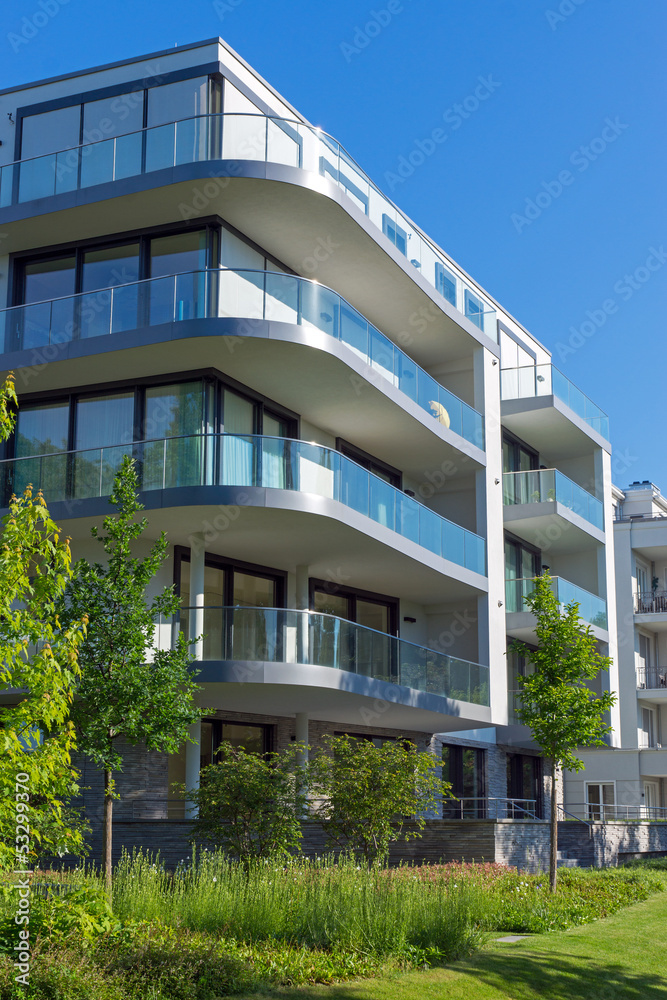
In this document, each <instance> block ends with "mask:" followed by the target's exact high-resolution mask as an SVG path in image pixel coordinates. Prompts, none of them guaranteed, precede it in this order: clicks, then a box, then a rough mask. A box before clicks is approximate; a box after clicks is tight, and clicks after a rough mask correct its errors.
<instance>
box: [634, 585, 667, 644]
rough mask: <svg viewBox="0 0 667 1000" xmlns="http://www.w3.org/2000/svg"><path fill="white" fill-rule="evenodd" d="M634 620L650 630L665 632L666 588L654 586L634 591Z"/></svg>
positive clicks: (666, 629)
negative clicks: (649, 588) (653, 587)
mask: <svg viewBox="0 0 667 1000" xmlns="http://www.w3.org/2000/svg"><path fill="white" fill-rule="evenodd" d="M634 620H635V624H636V625H641V626H642V627H643V628H646V629H649V630H650V631H651V632H654V633H661V632H667V590H661V589H659V588H658V587H656V588H655V589H654V590H639V591H637V592H635V594H634Z"/></svg>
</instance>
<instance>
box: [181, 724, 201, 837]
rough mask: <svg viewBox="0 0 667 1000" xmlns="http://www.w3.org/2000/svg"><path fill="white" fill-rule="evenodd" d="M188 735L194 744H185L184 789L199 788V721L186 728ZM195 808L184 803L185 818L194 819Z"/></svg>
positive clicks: (191, 804) (190, 803)
mask: <svg viewBox="0 0 667 1000" xmlns="http://www.w3.org/2000/svg"><path fill="white" fill-rule="evenodd" d="M188 735H189V736H190V738H191V739H192V740H194V743H186V744H185V787H186V789H188V790H189V789H191V788H199V770H200V766H201V719H199V720H198V721H197V722H193V723H192V725H191V726H190V727H189V728H188ZM197 812H198V810H197V807H196V806H195V805H194V803H192V802H189V801H186V803H185V818H186V819H195V817H196V816H197Z"/></svg>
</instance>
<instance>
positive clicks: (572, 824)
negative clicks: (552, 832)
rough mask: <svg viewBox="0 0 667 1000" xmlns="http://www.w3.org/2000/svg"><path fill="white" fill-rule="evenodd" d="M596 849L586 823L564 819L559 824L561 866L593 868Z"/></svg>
mask: <svg viewBox="0 0 667 1000" xmlns="http://www.w3.org/2000/svg"><path fill="white" fill-rule="evenodd" d="M594 865H595V850H594V844H593V838H592V837H591V835H590V828H589V827H588V825H587V824H586V823H577V822H576V821H574V820H564V821H561V822H559V824H558V866H559V867H561V868H592V867H593V866H594Z"/></svg>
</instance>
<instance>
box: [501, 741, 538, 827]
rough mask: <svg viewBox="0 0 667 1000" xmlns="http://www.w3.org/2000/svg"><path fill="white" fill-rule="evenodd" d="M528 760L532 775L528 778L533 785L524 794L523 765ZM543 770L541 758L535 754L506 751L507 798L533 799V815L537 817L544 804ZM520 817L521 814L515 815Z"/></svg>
mask: <svg viewBox="0 0 667 1000" xmlns="http://www.w3.org/2000/svg"><path fill="white" fill-rule="evenodd" d="M528 761H530V762H531V765H530V766H531V769H532V772H533V773H532V776H531V779H530V782H531V784H532V785H533V787H532V789H528V791H529V792H530V793H531V794H528V795H527V794H526V787H525V777H526V776H525V772H524V766H525V764H526V763H527V762H528ZM543 785H544V770H543V762H542V758H541V757H539V756H538V755H537V754H526V753H508V754H507V798H508V799H535V815H536V816H537V817H538V819H541V818H542V816H543V805H544V787H543ZM515 818H517V819H520V818H521V816H520V815H519V816H517V817H515Z"/></svg>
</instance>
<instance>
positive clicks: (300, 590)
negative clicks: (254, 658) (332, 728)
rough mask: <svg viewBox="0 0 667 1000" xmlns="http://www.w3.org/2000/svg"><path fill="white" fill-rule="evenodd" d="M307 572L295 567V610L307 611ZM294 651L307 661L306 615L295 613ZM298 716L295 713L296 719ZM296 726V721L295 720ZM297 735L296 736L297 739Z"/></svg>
mask: <svg viewBox="0 0 667 1000" xmlns="http://www.w3.org/2000/svg"><path fill="white" fill-rule="evenodd" d="M308 573H309V567H308V566H303V565H299V566H297V567H296V608H297V611H308V606H309V603H310V601H309V594H308ZM296 652H297V661H298V662H299V663H308V615H297V626H296ZM298 718H299V716H298V715H297V719H298ZM297 728H298V722H297ZM307 738H308V717H307V716H306V739H307ZM298 739H299V737H298V736H297V740H298Z"/></svg>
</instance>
